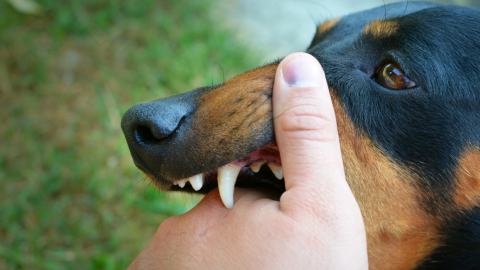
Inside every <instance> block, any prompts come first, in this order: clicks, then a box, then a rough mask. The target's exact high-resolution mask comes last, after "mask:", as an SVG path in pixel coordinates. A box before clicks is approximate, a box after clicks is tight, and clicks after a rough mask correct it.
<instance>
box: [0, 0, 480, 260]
mask: <svg viewBox="0 0 480 270" xmlns="http://www.w3.org/2000/svg"><path fill="white" fill-rule="evenodd" d="M393 2H398V1H389V0H385V3H387V4H388V3H393ZM436 2H440V3H443V4H460V5H471V6H473V5H477V6H479V2H480V1H477V0H439V1H436ZM382 5H384V1H383V0H369V1H366V0H364V1H357V0H335V1H327V0H323V1H322V0H319V1H315V0H308V1H294V0H289V1H286V0H272V1H261V0H208V1H188V0H176V1H169V0H159V1H153V0H143V1H136V0H123V1H116V0H70V1H53V0H0V269H125V268H126V267H127V266H128V264H129V263H130V262H131V261H132V260H133V259H134V258H135V256H136V255H138V253H139V252H140V251H141V249H143V248H144V247H145V246H146V245H147V244H148V242H149V240H150V239H151V237H152V236H153V235H154V233H155V231H156V229H157V227H158V225H159V224H160V223H161V222H162V221H163V220H164V219H165V218H167V217H168V216H170V215H177V214H181V213H184V212H185V211H187V210H188V209H190V208H191V207H193V206H194V205H195V204H196V203H197V202H198V200H199V199H201V197H200V196H197V195H190V194H182V193H180V194H164V193H161V192H158V191H156V190H155V189H153V188H152V187H151V186H150V185H149V183H148V181H146V180H145V179H144V177H143V176H141V174H140V173H139V172H138V170H137V169H136V168H135V167H134V165H133V163H132V160H131V157H130V154H129V151H128V148H127V145H126V143H125V141H124V138H123V134H122V133H121V130H120V120H121V117H122V115H123V113H124V112H125V111H126V110H127V109H128V108H129V107H131V106H133V105H135V104H137V103H140V102H145V101H150V100H153V99H158V98H163V97H167V96H170V95H174V94H177V93H181V92H185V91H188V90H191V89H194V88H196V87H200V86H204V85H209V84H212V83H218V82H221V81H222V80H223V79H224V78H225V79H228V78H231V77H233V76H234V75H235V74H238V73H241V72H244V71H246V70H248V69H251V68H253V67H255V66H257V65H260V64H264V63H265V62H266V61H272V60H275V58H279V57H282V56H285V55H286V54H288V53H290V52H294V51H302V50H305V48H306V47H307V46H308V44H309V43H310V39H311V38H312V36H313V33H314V31H315V25H316V24H318V23H321V22H323V21H325V20H327V19H331V18H334V17H338V16H342V15H345V14H348V13H351V12H354V11H359V10H363V9H367V8H372V7H375V6H382ZM387 11H388V10H387Z"/></svg>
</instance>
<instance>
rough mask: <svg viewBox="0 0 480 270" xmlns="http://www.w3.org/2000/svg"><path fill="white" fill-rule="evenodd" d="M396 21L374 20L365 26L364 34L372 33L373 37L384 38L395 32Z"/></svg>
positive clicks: (396, 27)
mask: <svg viewBox="0 0 480 270" xmlns="http://www.w3.org/2000/svg"><path fill="white" fill-rule="evenodd" d="M398 28H399V26H398V23H396V22H392V21H380V20H379V21H374V22H372V23H370V24H368V25H367V27H365V30H363V33H364V34H367V35H373V37H374V38H384V37H388V36H391V35H393V34H395V33H396V32H397V30H398Z"/></svg>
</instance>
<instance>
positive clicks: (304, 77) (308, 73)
mask: <svg viewBox="0 0 480 270" xmlns="http://www.w3.org/2000/svg"><path fill="white" fill-rule="evenodd" d="M282 76H283V80H284V81H285V83H286V84H287V85H288V86H290V87H315V86H320V85H321V80H320V76H321V75H320V69H319V64H318V62H317V60H316V59H314V58H312V57H306V56H300V57H297V58H295V59H292V60H291V61H290V62H288V64H286V65H285V66H283V68H282Z"/></svg>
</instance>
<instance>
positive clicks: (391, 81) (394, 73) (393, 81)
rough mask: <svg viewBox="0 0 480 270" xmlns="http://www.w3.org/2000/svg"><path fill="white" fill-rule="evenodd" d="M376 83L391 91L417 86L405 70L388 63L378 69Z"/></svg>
mask: <svg viewBox="0 0 480 270" xmlns="http://www.w3.org/2000/svg"><path fill="white" fill-rule="evenodd" d="M375 77H376V78H375V81H376V82H377V83H378V84H380V85H381V86H383V87H385V88H388V89H391V90H403V89H409V88H412V87H414V86H415V82H414V81H412V80H410V79H409V78H408V77H407V76H405V73H404V72H403V70H402V69H401V68H400V67H399V66H398V65H397V64H395V63H393V62H388V63H386V64H384V65H383V66H382V67H381V68H379V69H378V72H377V74H376V76H375Z"/></svg>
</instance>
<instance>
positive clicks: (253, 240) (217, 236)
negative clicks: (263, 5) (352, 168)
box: [129, 53, 368, 269]
mask: <svg viewBox="0 0 480 270" xmlns="http://www.w3.org/2000/svg"><path fill="white" fill-rule="evenodd" d="M273 115H274V119H275V120H274V128H275V135H276V141H277V144H278V147H279V151H280V157H281V160H282V166H283V172H284V179H285V188H286V191H285V192H284V193H283V194H282V195H281V197H280V200H279V201H278V200H272V196H271V194H268V193H264V192H262V191H254V190H247V189H241V188H235V195H234V200H235V205H234V207H233V208H232V209H226V208H225V207H224V205H223V203H222V201H221V200H220V196H219V193H218V189H215V190H213V191H212V192H210V193H209V194H207V195H206V196H205V198H204V199H203V200H202V201H201V202H200V203H199V204H198V205H197V206H196V207H195V208H194V209H192V210H191V211H189V212H188V213H185V214H183V215H180V216H175V217H171V218H168V219H167V220H166V221H164V222H163V223H162V224H161V226H160V227H159V228H158V230H157V232H156V234H155V237H154V239H153V240H152V242H151V243H150V245H149V246H148V247H147V248H146V249H145V250H143V251H142V253H141V254H140V255H139V256H138V257H137V258H136V259H135V261H134V262H133V263H132V264H131V265H130V267H129V269H157V268H158V269H193V268H197V269H270V268H271V269H367V268H368V261H367V246H366V237H365V228H364V225H363V219H362V215H361V213H360V209H359V207H358V204H357V202H356V201H355V198H354V197H353V194H352V192H351V191H350V188H349V186H348V184H347V182H346V180H345V173H344V171H343V163H342V158H341V153H340V144H339V140H338V133H337V126H336V121H335V114H334V110H333V106H332V102H331V99H330V94H329V91H328V86H327V83H326V80H325V75H324V73H323V70H322V68H321V66H320V64H319V63H318V61H317V60H316V59H315V58H313V57H312V56H310V55H308V54H304V53H294V54H291V55H289V56H287V57H286V58H285V59H284V60H283V61H282V62H281V63H280V65H279V66H278V69H277V73H276V76H275V83H274V91H273Z"/></svg>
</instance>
